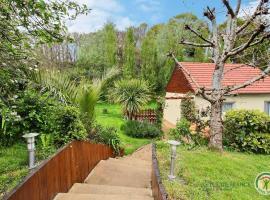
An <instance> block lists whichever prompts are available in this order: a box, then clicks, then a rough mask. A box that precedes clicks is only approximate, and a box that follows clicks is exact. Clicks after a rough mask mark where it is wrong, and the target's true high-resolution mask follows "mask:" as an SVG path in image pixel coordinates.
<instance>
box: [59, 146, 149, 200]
mask: <svg viewBox="0 0 270 200" xmlns="http://www.w3.org/2000/svg"><path fill="white" fill-rule="evenodd" d="M151 166H152V150H151V145H147V146H145V147H143V148H141V149H139V150H137V151H136V152H135V153H133V154H132V155H130V156H126V157H122V158H116V159H113V158H110V159H108V160H102V161H100V162H99V163H98V164H97V166H96V167H95V168H94V169H93V170H92V171H91V173H90V174H89V175H88V177H87V178H86V179H85V181H84V183H75V184H74V185H73V186H72V187H71V188H70V190H69V191H68V193H59V194H57V195H56V197H55V198H54V200H153V197H152V190H151V184H150V183H151V169H152V167H151Z"/></svg>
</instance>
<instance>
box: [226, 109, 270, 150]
mask: <svg viewBox="0 0 270 200" xmlns="http://www.w3.org/2000/svg"><path fill="white" fill-rule="evenodd" d="M224 129H225V130H224V145H226V146H228V147H230V148H233V149H235V150H238V151H247V152H254V153H267V154H269V153H270V117H269V116H267V115H266V114H265V113H263V112H260V111H256V110H232V111H229V112H227V113H226V116H225V121H224Z"/></svg>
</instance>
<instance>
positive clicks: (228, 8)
mask: <svg viewBox="0 0 270 200" xmlns="http://www.w3.org/2000/svg"><path fill="white" fill-rule="evenodd" d="M222 2H223V4H224V5H225V6H226V8H227V10H228V14H230V15H231V16H232V18H234V17H235V13H234V11H233V9H232V7H231V5H230V3H229V1H228V0H222Z"/></svg>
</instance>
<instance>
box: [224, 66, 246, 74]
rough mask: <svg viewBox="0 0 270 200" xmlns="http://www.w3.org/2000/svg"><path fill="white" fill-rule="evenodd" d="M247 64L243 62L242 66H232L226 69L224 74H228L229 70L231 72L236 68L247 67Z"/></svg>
mask: <svg viewBox="0 0 270 200" xmlns="http://www.w3.org/2000/svg"><path fill="white" fill-rule="evenodd" d="M245 66H246V64H243V65H240V66H237V67H233V68H230V69H228V70H226V71H225V72H224V73H223V75H225V74H227V73H228V72H231V71H233V70H236V69H239V68H242V67H245Z"/></svg>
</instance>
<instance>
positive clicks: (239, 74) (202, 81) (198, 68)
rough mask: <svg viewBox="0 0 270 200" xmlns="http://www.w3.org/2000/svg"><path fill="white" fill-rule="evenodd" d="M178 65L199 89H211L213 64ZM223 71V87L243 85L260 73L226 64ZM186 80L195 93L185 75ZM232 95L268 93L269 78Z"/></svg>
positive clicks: (238, 65) (193, 86)
mask: <svg viewBox="0 0 270 200" xmlns="http://www.w3.org/2000/svg"><path fill="white" fill-rule="evenodd" d="M179 65H180V66H183V67H184V68H185V69H186V70H187V71H188V72H189V73H190V75H191V76H192V77H193V79H194V80H195V81H196V82H197V84H198V85H199V86H200V87H205V88H211V85H212V74H213V72H214V68H215V64H214V63H193V62H180V63H179ZM232 69H233V70H232ZM183 71H184V70H183ZM224 71H225V72H227V73H225V75H224V79H223V82H222V85H223V87H225V86H232V85H235V84H241V83H244V82H245V81H248V80H250V79H252V78H254V77H256V76H258V75H259V74H260V73H261V70H260V69H258V68H254V67H251V66H248V65H243V64H226V65H225V69H224ZM185 74H186V73H185ZM175 75H176V74H175ZM186 78H187V79H188V80H189V83H190V85H191V86H192V88H193V90H194V91H196V90H197V87H196V85H195V84H194V83H193V82H192V81H191V79H190V78H189V77H188V75H187V74H186ZM174 79H175V78H174ZM234 93H242V94H243V93H246V94H247V93H270V77H269V76H267V77H266V78H264V79H263V80H260V81H257V82H255V83H253V84H252V85H250V86H247V87H246V88H242V89H239V90H237V91H235V92H234Z"/></svg>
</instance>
